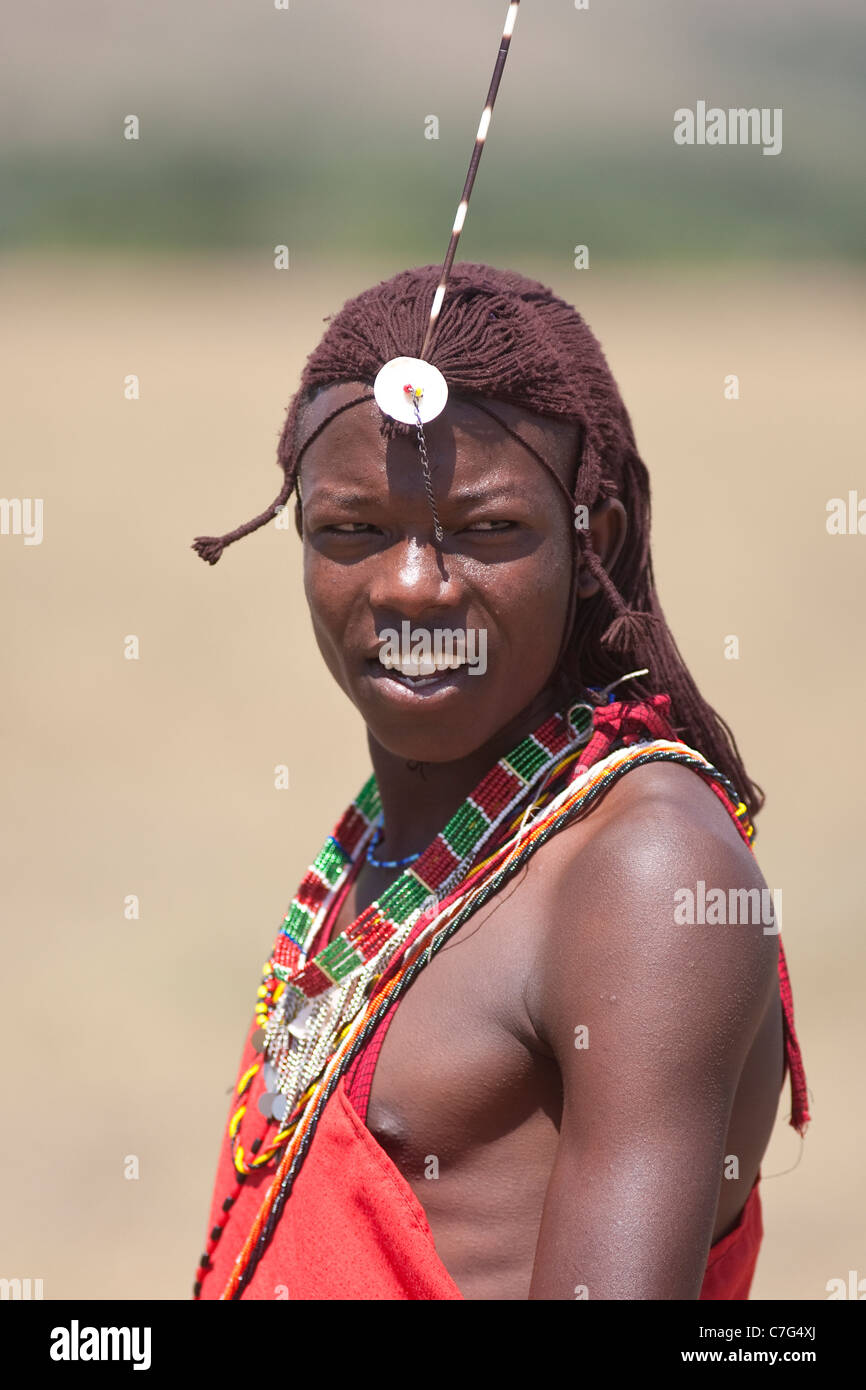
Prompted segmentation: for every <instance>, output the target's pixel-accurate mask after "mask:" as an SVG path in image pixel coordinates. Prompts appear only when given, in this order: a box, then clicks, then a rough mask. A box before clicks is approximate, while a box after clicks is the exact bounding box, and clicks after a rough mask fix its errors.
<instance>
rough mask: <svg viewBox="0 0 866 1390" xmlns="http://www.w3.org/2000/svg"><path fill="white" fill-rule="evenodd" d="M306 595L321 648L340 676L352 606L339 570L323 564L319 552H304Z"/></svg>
mask: <svg viewBox="0 0 866 1390" xmlns="http://www.w3.org/2000/svg"><path fill="white" fill-rule="evenodd" d="M304 595H305V597H306V600H307V607H308V608H309V610H310V620H311V622H312V625H313V632H314V634H315V637H316V642H317V643H318V646H319V650H320V652H321V653H322V656H323V657H324V658H325V662H326V663H327V666H328V669H329V670H330V672H331V674H332V675H333V676H335V677H336V678H337V679H339V673H340V668H341V660H340V648H341V645H342V637H343V632H344V630H345V626H346V622H347V614H348V605H347V602H346V595H345V592H344V588H343V585H341V583H340V573H339V569H338V570H337V572H336V573H335V572H334V566H330V565H327V564H325V563H323V561H322V558H321V556H319V555H317V554H316V553H315V551H311V550H305V553H304Z"/></svg>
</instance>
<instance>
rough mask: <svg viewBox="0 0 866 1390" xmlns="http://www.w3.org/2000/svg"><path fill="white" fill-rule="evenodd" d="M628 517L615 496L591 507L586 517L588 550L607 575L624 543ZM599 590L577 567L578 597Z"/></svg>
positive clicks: (585, 573)
mask: <svg viewBox="0 0 866 1390" xmlns="http://www.w3.org/2000/svg"><path fill="white" fill-rule="evenodd" d="M627 529H628V518H627V516H626V511H625V507H624V506H623V505H622V503H621V502H620V500H619V498H618V497H607V498H605V500H604V501H603V502H599V504H598V506H596V507H593V509H592V512H591V513H590V517H589V536H590V540H591V542H592V548H593V550H594V551H595V553H596V555H597V556H598V558H599V559H600V560H601V563H602V564H603V565H604V567H605V569H606V570H607V572H608V574H609V573H610V571H611V569H612V568H613V565H614V564H615V562H616V559H617V556H618V555H619V553H620V551H621V550H622V547H623V545H624V543H625V533H626V531H627ZM598 590H599V583H598V580H597V579H595V578H594V576H593V575H592V573H591V572H590V571H589V570H588V569H587V568H586V566H585V565H581V566H580V569H579V570H578V574H577V596H578V598H592V596H593V594H597V593H598Z"/></svg>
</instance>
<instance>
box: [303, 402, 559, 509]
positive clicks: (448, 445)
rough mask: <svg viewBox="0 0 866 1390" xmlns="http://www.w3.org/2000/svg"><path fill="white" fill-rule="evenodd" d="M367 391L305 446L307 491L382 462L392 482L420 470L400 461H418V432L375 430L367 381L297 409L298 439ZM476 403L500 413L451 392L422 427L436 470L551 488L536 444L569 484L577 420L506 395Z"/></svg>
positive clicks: (378, 417)
mask: <svg viewBox="0 0 866 1390" xmlns="http://www.w3.org/2000/svg"><path fill="white" fill-rule="evenodd" d="M365 393H369V394H370V396H371V399H370V400H365V401H362V402H361V403H360V404H354V405H351V406H349V408H348V409H344V410H343V411H342V412H341V413H340V414H339V415H337V416H335V418H334V419H332V420H330V421H329V423H328V424H327V425H325V426H324V428H323V429H322V431H321V433H320V434H319V435H317V437H316V438H315V439H314V440H313V441H312V443H311V444H310V445H309V446H308V447H307V448H306V449H304V452H303V454H302V457H301V462H300V467H299V472H300V474H301V477H302V485H303V493H304V497H305V498H307V497H308V496H309V495H310V494H311V492H312V491H313V489H314V488H315V487H316V485H317V483H320V482H324V481H325V480H326V479H327V480H328V481H330V482H337V481H343V480H349V479H350V478H351V479H354V480H357V479H358V478H359V476H360V475H361V474H363V475H364V476H365V477H366V478H368V479H369V478H370V477H372V476H374V475H378V476H380V477H381V476H382V470H383V464H384V466H385V474H386V475H387V476H388V479H389V481H390V482H391V483H393V482H394V480H395V478H401V477H412V478H414V477H420V469H415V468H412V469H411V470H408V471H407V470H406V468H405V467H404V465H406V464H407V463H409V462H410V461H414V462H415V463H417V460H418V440H417V434H416V431H415V430H414V429H412V430H411V432H410V433H409V434H400V435H397V436H396V437H394V438H393V439H386V438H385V437H384V436H383V435H382V434H381V433H380V426H381V422H382V413H381V411H380V410H379V407H378V406H377V405H376V402H375V401H374V400H373V399H372V393H370V392H369V387H364V386H363V385H360V384H350V383H345V382H343V383H340V384H338V385H335V386H329V387H327V388H326V389H325V390H323V391H321V392H320V393H319V394H318V395H317V396H316V397H315V399H314V400H313V401H312V402H310V403H309V404H308V405H307V406H306V407H305V408H304V409H303V410H302V411H301V413H300V419H299V425H298V433H297V439H298V446H299V447H300V448H302V449H303V448H304V441H305V440H306V439H308V438H309V437H310V435H311V434H312V433H313V432H314V431H315V429H316V427H317V426H318V425H319V424H321V423H322V421H324V420H325V419H327V417H328V416H329V415H330V414H331V413H332V412H333V411H334V410H335V409H338V408H339V407H340V406H343V405H348V403H349V402H351V401H355V400H357V398H358V397H359V396H361V395H363V394H365ZM481 404H482V405H483V406H484V407H485V408H486V409H489V410H491V411H493V412H494V413H495V415H496V416H498V417H499V419H498V420H494V419H491V417H490V415H488V414H487V413H485V410H482V409H480V408H479V407H478V406H477V405H476V404H475V403H474V402H473V401H472V400H471V399H470V398H461V397H458V396H455V395H452V396H450V397H449V400H448V404H447V405H446V407H445V410H444V411H443V412H442V414H441V415H439V416H437V418H436V419H435V420H431V421H430V422H429V423H428V424H426V425H425V426H424V435H425V439H426V442H427V449H428V453H429V455H430V459H431V462H434V461H435V463H436V465H437V469H439V470H442V471H441V473H440V476H441V477H442V480H443V482H445V481H446V479H447V480H448V481H449V482H450V480H451V478H453V477H456V476H458V475H459V476H460V477H461V479H462V480H464V481H468V480H470V479H471V480H474V481H477V480H478V479H479V478H482V477H483V478H485V479H487V480H488V481H492V480H494V479H495V480H496V481H497V482H498V483H499V484H500V485H501V486H502V485H506V486H507V485H509V484H510V485H512V486H513V487H514V488H516V489H523V488H525V487H526V483H527V479H529V480H531V481H532V482H533V483H535V482H536V481H539V483H540V484H541V485H542V486H544V483H546V484H547V486H550V487H555V484H554V482H553V480H552V479H550V478H545V474H546V471H547V470H546V469H545V468H544V467H543V465H542V464H541V463H540V462H539V460H538V459H536V458H534V457H533V455H532V453H531V452H530V450H534V451H535V453H537V454H539V455H540V456H541V458H542V459H544V460H545V462H546V463H547V465H548V467H549V468H552V469H554V470H555V472H556V473H557V474H558V475H559V477H560V478H561V479H562V481H563V482H564V483H565V485H566V486H567V487H568V488H569V489H570V488H571V486H572V483H573V481H574V474H575V471H576V466H577V447H578V443H579V428H578V426H577V425H576V424H572V423H570V422H567V421H561V420H553V419H550V418H549V417H546V416H542V415H536V414H535V413H533V412H532V411H526V410H524V409H522V408H521V407H519V406H515V405H513V404H511V403H510V402H506V401H499V400H495V399H491V400H486V399H485V400H484V401H483V402H482V403H481ZM499 421H501V422H502V423H499ZM503 424H504V425H505V426H507V429H506V428H503ZM509 431H511V433H509ZM515 435H516V436H517V437H516V438H515V437H514V436H515ZM521 440H522V441H523V443H521ZM525 446H528V447H525ZM542 480H543V481H542Z"/></svg>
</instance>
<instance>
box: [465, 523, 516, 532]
mask: <svg viewBox="0 0 866 1390" xmlns="http://www.w3.org/2000/svg"><path fill="white" fill-rule="evenodd" d="M516 525H517V523H516V522H515V521H473V522H472V523H471V525H469V526H464V527H463V530H464V531H480V532H488V533H489V532H491V531H506V530H508V529H509V527H512V526H516Z"/></svg>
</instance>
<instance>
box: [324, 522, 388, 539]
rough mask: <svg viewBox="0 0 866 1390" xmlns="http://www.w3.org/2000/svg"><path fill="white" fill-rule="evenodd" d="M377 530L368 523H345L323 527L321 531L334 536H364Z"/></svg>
mask: <svg viewBox="0 0 866 1390" xmlns="http://www.w3.org/2000/svg"><path fill="white" fill-rule="evenodd" d="M376 529H377V528H376V527H375V526H371V525H370V523H369V522H368V521H344V522H341V523H340V525H339V526H322V527H321V530H323V531H330V532H331V534H332V535H334V536H363V535H364V534H365V533H366V532H367V531H375V530H376Z"/></svg>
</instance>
